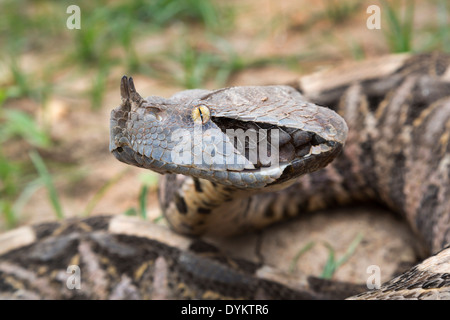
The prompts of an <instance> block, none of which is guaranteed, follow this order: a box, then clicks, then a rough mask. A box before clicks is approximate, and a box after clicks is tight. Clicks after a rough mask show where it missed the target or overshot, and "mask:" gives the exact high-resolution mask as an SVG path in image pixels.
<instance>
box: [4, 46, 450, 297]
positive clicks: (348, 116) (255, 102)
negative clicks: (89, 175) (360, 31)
mask: <svg viewBox="0 0 450 320" xmlns="http://www.w3.org/2000/svg"><path fill="white" fill-rule="evenodd" d="M332 72H333V74H334V75H335V76H331V73H328V71H324V72H319V73H316V74H313V75H310V76H304V77H302V78H301V79H300V80H299V81H296V82H295V83H291V84H290V86H279V85H274V86H260V87H256V86H253V87H231V88H224V89H219V90H214V91H208V90H200V89H196V90H187V91H183V92H180V93H177V94H175V95H174V96H172V97H171V98H161V97H154V96H152V97H148V98H146V99H143V98H142V97H141V96H140V95H139V94H138V93H137V92H136V89H135V87H134V83H133V80H132V79H131V78H127V77H123V78H122V81H121V97H122V103H121V105H120V106H119V107H117V108H115V109H114V110H113V111H112V113H111V127H110V128H111V129H110V130H111V135H110V151H111V152H112V153H113V155H114V156H115V157H116V158H117V159H118V160H120V161H122V162H125V163H127V164H131V165H134V166H138V167H143V168H148V169H151V170H154V171H156V172H159V173H162V174H164V176H163V177H162V179H161V184H160V190H159V200H160V204H161V208H162V211H163V213H164V215H165V217H166V219H167V221H168V223H169V225H170V226H171V228H172V229H173V230H175V231H176V233H174V232H172V231H170V230H168V229H166V228H164V227H161V226H157V225H154V224H151V223H148V222H145V221H140V220H136V219H131V218H126V217H121V216H117V217H92V218H88V219H84V220H68V221H64V222H62V223H47V224H42V225H37V226H32V227H23V228H19V229H17V230H13V231H11V232H9V233H6V234H4V235H2V237H1V238H0V243H1V244H2V246H0V247H1V248H2V249H1V250H0V254H1V256H0V297H3V298H11V297H13V298H100V299H107V298H112V299H113V298H118V299H125V298H130V299H143V298H153V299H162V298H172V299H173V298H176V299H180V298H194V299H208V298H209V299H217V298H244V299H254V298H256V299H320V298H329V297H330V295H328V294H327V293H326V292H319V291H317V290H316V291H315V290H312V289H311V287H308V286H301V285H299V286H296V285H295V284H294V282H291V281H289V279H288V278H283V277H281V276H280V275H279V274H278V273H277V271H276V270H271V268H270V266H261V265H258V264H255V263H253V262H250V261H247V260H245V259H237V258H233V257H230V256H227V255H224V254H222V253H221V251H220V249H219V248H217V247H215V246H214V245H211V244H210V243H208V242H207V241H204V240H202V239H201V237H200V236H202V235H208V234H209V235H214V236H217V235H220V236H222V235H231V234H234V233H242V232H245V231H247V230H252V229H259V228H263V227H265V226H268V225H270V224H273V223H274V222H277V221H280V220H285V219H292V218H293V217H295V216H296V215H298V214H300V213H302V212H305V211H311V210H317V209H323V208H330V207H335V206H338V205H344V204H351V203H354V202H359V203H360V202H363V203H364V202H371V201H374V202H378V203H382V204H383V205H385V206H386V207H388V208H390V209H391V210H392V211H394V212H397V213H399V214H400V215H401V216H403V217H404V218H405V219H406V221H407V222H408V223H409V225H410V226H411V228H412V229H413V230H414V232H415V233H416V238H417V241H418V242H421V243H423V244H424V245H425V247H426V248H427V250H428V252H429V253H430V257H429V258H427V259H426V260H424V261H423V262H421V263H419V264H418V265H416V266H414V267H413V268H411V269H410V270H409V271H407V272H405V273H403V274H401V275H400V276H398V277H396V278H394V279H392V280H391V281H388V282H386V283H384V284H383V285H382V286H381V288H379V289H375V290H370V291H367V292H363V293H359V294H357V295H355V296H352V297H351V298H352V299H450V247H449V245H448V244H449V243H450V201H449V199H450V152H449V143H448V142H449V138H450V56H448V55H446V54H442V53H427V54H420V55H394V56H389V57H383V58H378V59H374V60H369V61H366V62H359V63H357V64H355V65H352V66H351V67H345V68H342V69H340V68H339V67H338V68H336V69H334V70H333V71H332ZM336 75H337V76H336ZM319 106H324V107H319ZM344 119H345V120H344ZM179 129H181V131H177V130H179ZM238 130H241V131H238ZM180 132H181V133H180ZM236 132H240V133H242V132H246V133H247V136H244V138H243V139H242V137H240V136H239V135H238V134H236ZM199 136H201V139H199V140H196V137H197V138H198V137H199ZM183 143H184V144H183ZM263 144H265V145H266V147H267V148H266V149H265V150H264V152H262V153H256V156H255V157H253V158H252V156H253V155H254V154H255V153H252V152H255V150H258V149H259V148H260V145H263ZM180 145H181V146H183V148H181V149H180V148H179V147H180ZM254 145H256V146H257V147H256V148H255V147H254ZM186 147H189V148H186ZM272 147H276V148H275V149H271V148H272ZM177 148H178V149H177ZM174 150H176V151H177V152H178V153H174V152H173V151H174ZM186 150H188V151H187V152H185V151H186ZM268 150H271V151H268ZM274 150H275V151H276V152H274ZM180 154H181V155H182V156H183V157H182V158H181V160H180V159H178V158H177V160H176V161H175V160H174V159H175V157H176V156H179V155H180ZM199 155H200V157H198V156H199ZM196 157H197V158H196ZM186 159H187V161H186ZM274 163H275V165H274ZM287 199H288V200H289V201H287ZM68 265H81V266H82V270H85V271H84V274H87V276H85V279H87V280H84V282H83V283H84V289H83V290H67V288H66V285H65V284H66V281H67V279H68V275H67V273H66V272H65V269H66V268H67V266H68ZM359 291H361V290H359ZM359 291H356V292H359ZM342 295H344V296H345V294H344V293H343V294H341V296H342Z"/></svg>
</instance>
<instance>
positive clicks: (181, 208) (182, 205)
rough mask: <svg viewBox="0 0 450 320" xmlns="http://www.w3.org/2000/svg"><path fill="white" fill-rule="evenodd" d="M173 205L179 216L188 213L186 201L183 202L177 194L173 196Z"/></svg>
mask: <svg viewBox="0 0 450 320" xmlns="http://www.w3.org/2000/svg"><path fill="white" fill-rule="evenodd" d="M175 205H176V207H177V209H178V211H179V212H180V213H181V214H186V213H187V212H188V209H187V205H186V201H184V199H183V197H182V196H180V195H179V194H178V193H177V194H175Z"/></svg>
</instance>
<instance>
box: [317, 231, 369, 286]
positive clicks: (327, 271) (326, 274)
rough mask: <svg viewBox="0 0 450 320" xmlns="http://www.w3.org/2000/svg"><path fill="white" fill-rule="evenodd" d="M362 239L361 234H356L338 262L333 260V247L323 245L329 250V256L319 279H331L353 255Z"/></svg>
mask: <svg viewBox="0 0 450 320" xmlns="http://www.w3.org/2000/svg"><path fill="white" fill-rule="evenodd" d="M362 239H363V234H362V233H358V234H357V236H356V237H355V239H353V241H352V242H351V243H350V245H349V247H348V248H347V251H346V252H345V254H344V255H343V256H342V258H340V259H338V260H336V259H335V252H334V249H333V247H332V246H331V245H330V244H328V243H325V246H326V247H327V248H328V250H329V255H328V260H327V262H326V264H325V267H324V269H323V271H322V274H321V275H320V277H321V278H323V279H331V278H332V277H333V275H334V273H335V272H336V270H337V269H338V268H339V267H340V266H341V265H342V264H344V263H345V262H346V261H347V260H348V259H349V258H350V257H351V256H352V255H353V253H354V252H355V250H356V247H357V246H358V245H359V243H360V242H361V240H362Z"/></svg>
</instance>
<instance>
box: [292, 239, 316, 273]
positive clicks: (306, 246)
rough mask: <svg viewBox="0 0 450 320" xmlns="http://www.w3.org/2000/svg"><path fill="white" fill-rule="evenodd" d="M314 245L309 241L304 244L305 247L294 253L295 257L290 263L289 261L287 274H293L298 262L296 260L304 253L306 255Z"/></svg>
mask: <svg viewBox="0 0 450 320" xmlns="http://www.w3.org/2000/svg"><path fill="white" fill-rule="evenodd" d="M314 245H315V242H314V241H310V242H308V243H307V244H305V245H304V246H303V248H301V249H300V250H299V251H298V252H297V253H296V255H295V256H294V258H293V259H292V261H291V264H290V265H289V272H291V273H292V272H294V270H295V266H296V265H297V262H298V259H299V258H300V257H301V256H302V255H303V254H304V253H306V252H307V251H309V250H311V249H312V247H314Z"/></svg>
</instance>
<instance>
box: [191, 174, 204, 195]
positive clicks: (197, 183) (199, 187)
mask: <svg viewBox="0 0 450 320" xmlns="http://www.w3.org/2000/svg"><path fill="white" fill-rule="evenodd" d="M192 180H194V187H195V191H197V192H200V193H201V192H203V188H202V184H201V182H200V180H199V179H198V178H195V177H194V178H192Z"/></svg>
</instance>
